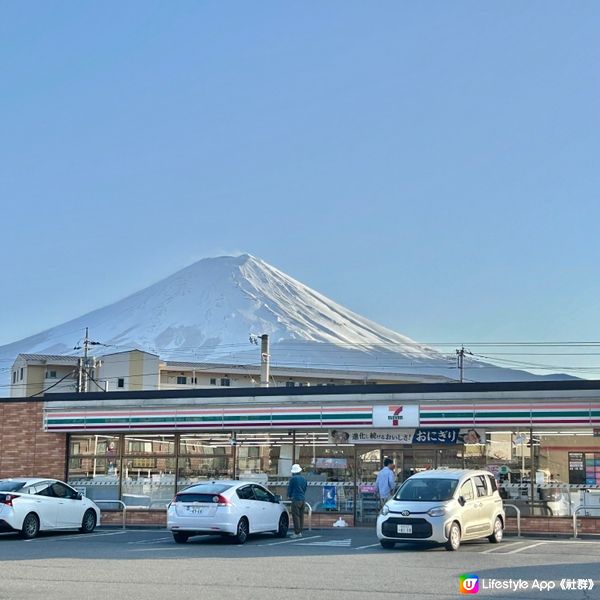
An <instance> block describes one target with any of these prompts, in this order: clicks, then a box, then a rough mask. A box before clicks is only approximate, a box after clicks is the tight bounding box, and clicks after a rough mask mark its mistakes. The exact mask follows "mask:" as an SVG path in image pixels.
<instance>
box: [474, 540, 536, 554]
mask: <svg viewBox="0 0 600 600" xmlns="http://www.w3.org/2000/svg"><path fill="white" fill-rule="evenodd" d="M524 543H525V542H523V541H521V542H511V543H510V544H497V545H496V546H493V547H492V548H488V549H487V550H484V551H483V552H480V553H479V554H490V553H492V552H497V551H498V550H504V549H505V548H509V547H510V546H517V545H518V544H524ZM500 554H503V553H502V552H500ZM506 554H508V552H507V553H506Z"/></svg>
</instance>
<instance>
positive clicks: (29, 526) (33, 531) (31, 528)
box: [20, 513, 40, 540]
mask: <svg viewBox="0 0 600 600" xmlns="http://www.w3.org/2000/svg"><path fill="white" fill-rule="evenodd" d="M39 532H40V520H39V519H38V517H37V515H36V514H35V513H29V514H28V515H27V516H26V517H25V518H24V519H23V527H22V528H21V532H20V536H21V537H22V538H24V539H26V540H30V539H32V538H34V537H35V536H36V535H37V534H38V533H39Z"/></svg>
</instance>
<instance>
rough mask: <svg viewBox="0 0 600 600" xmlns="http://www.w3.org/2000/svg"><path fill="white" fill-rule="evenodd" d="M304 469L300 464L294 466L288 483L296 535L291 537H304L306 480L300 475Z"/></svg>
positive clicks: (293, 534)
mask: <svg viewBox="0 0 600 600" xmlns="http://www.w3.org/2000/svg"><path fill="white" fill-rule="evenodd" d="M301 472H302V467H301V466H300V465H298V464H295V465H292V476H291V477H290V481H289V483H288V498H289V499H290V500H291V501H292V520H293V521H294V533H292V535H291V536H290V537H293V538H298V537H302V530H303V529H304V499H305V496H306V479H304V477H302V475H300V473H301Z"/></svg>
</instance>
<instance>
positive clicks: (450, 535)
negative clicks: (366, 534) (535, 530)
mask: <svg viewBox="0 0 600 600" xmlns="http://www.w3.org/2000/svg"><path fill="white" fill-rule="evenodd" d="M505 523H506V517H505V514H504V508H503V506H502V498H501V497H500V493H499V492H498V485H497V483H496V480H495V479H494V476H493V475H492V474H491V473H489V472H488V471H476V470H467V469H462V470H460V469H434V470H430V471H423V472H421V473H417V474H415V475H413V476H412V477H409V478H408V479H407V480H406V481H405V482H404V483H403V484H402V486H401V487H400V489H399V490H398V491H397V492H396V494H395V495H394V497H393V498H391V499H390V500H388V501H387V502H386V503H385V505H384V506H383V508H382V509H381V513H380V514H379V517H378V518H377V537H378V538H379V541H380V543H381V545H382V546H383V547H384V548H393V547H394V546H395V544H396V542H437V543H439V544H444V545H445V546H446V549H447V550H458V548H459V546H460V543H461V541H463V540H475V539H479V538H487V539H488V540H489V541H490V542H492V543H493V544H497V543H498V542H501V541H502V535H503V531H504V525H505Z"/></svg>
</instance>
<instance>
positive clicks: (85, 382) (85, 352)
mask: <svg viewBox="0 0 600 600" xmlns="http://www.w3.org/2000/svg"><path fill="white" fill-rule="evenodd" d="M88 331H89V329H88V328H87V327H86V328H85V340H83V391H84V392H87V391H88V380H89V376H88V370H87V369H88V344H89V343H90V340H89V338H88Z"/></svg>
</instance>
